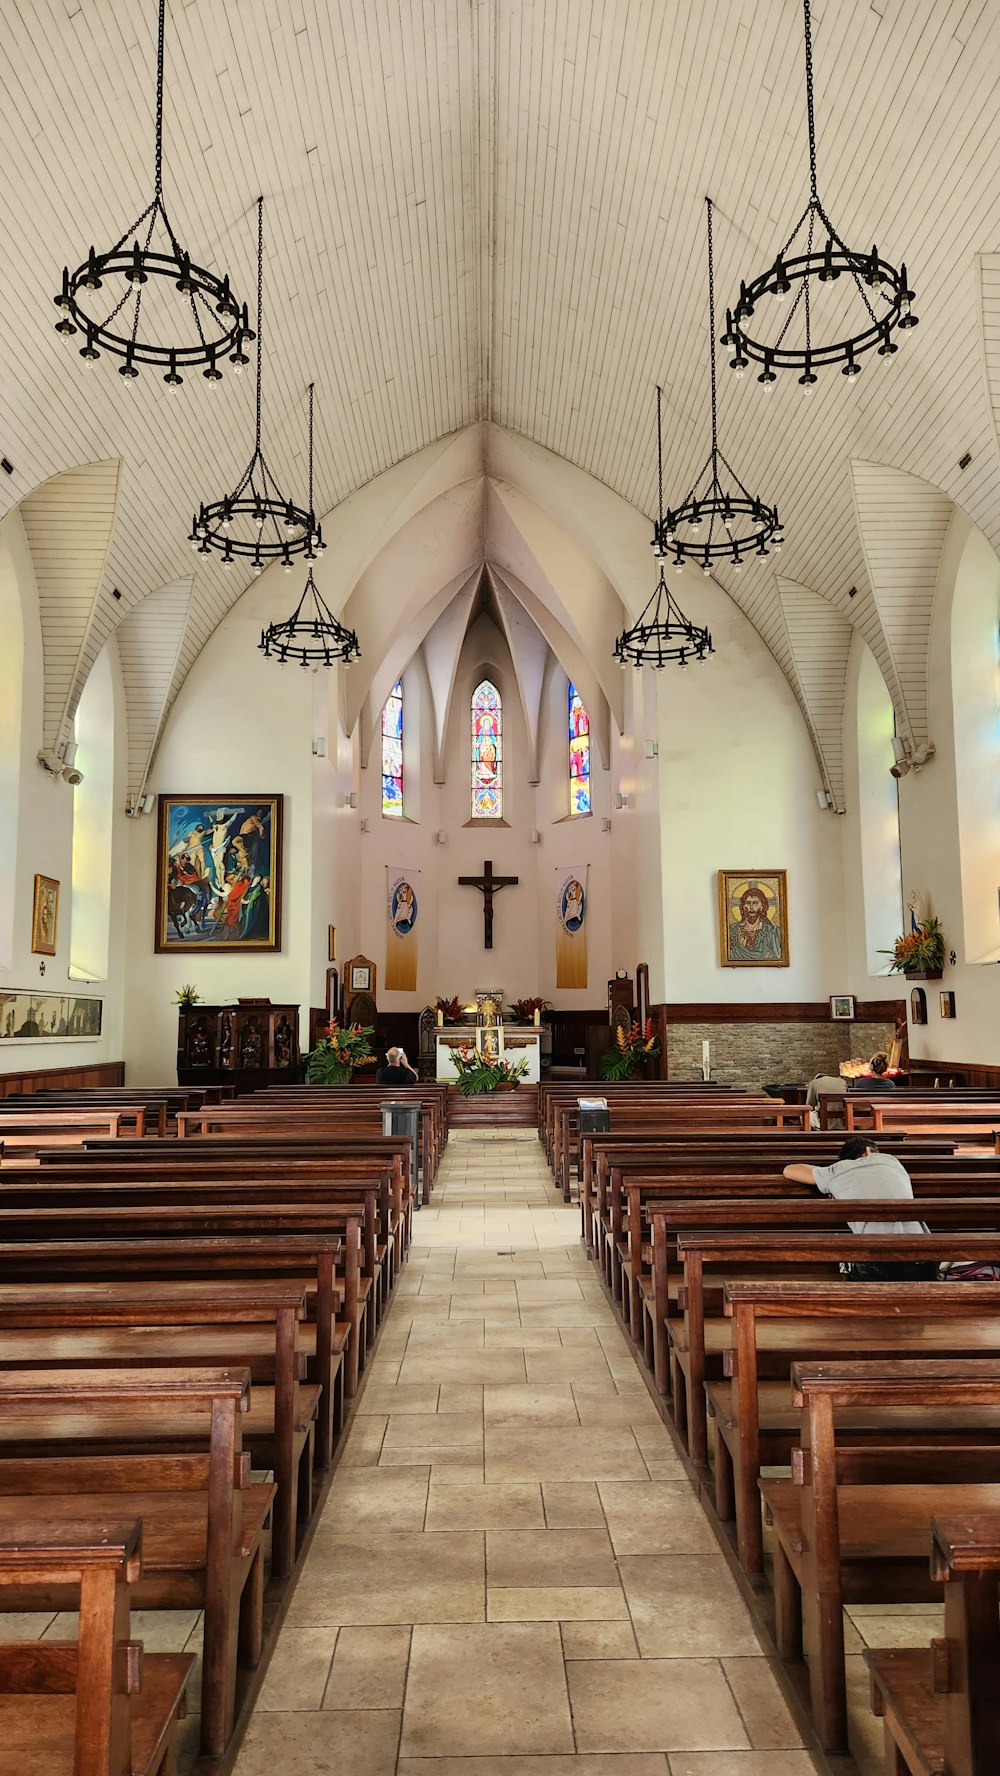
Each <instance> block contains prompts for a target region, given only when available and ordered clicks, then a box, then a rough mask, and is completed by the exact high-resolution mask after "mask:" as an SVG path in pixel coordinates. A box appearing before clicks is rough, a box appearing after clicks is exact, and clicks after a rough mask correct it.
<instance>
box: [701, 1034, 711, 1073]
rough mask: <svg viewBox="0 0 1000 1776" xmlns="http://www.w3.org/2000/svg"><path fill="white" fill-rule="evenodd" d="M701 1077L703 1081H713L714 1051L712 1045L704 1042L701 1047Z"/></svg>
mask: <svg viewBox="0 0 1000 1776" xmlns="http://www.w3.org/2000/svg"><path fill="white" fill-rule="evenodd" d="M701 1076H702V1078H703V1079H711V1077H712V1050H711V1044H710V1043H708V1042H703V1043H702V1045H701Z"/></svg>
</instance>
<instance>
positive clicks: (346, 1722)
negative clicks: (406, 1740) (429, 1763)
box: [233, 1708, 399, 1776]
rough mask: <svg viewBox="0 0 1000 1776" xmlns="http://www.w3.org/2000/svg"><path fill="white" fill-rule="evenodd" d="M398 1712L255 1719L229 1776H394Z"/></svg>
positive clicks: (258, 1716) (357, 1711)
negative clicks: (277, 1773)
mask: <svg viewBox="0 0 1000 1776" xmlns="http://www.w3.org/2000/svg"><path fill="white" fill-rule="evenodd" d="M398 1745H399V1711H398V1709H389V1708H386V1709H360V1708H359V1709H353V1710H346V1709H345V1710H339V1711H334V1710H328V1711H327V1710H324V1711H323V1712H318V1713H315V1714H277V1713H273V1714H255V1715H254V1716H253V1719H252V1720H251V1722H250V1725H249V1727H248V1728H247V1736H246V1738H245V1740H244V1741H243V1745H242V1748H241V1750H240V1753H239V1756H238V1757H237V1759H236V1763H235V1764H234V1766H233V1776H276V1772H279V1771H280V1773H281V1776H347V1772H348V1771H349V1772H350V1776H395V1770H396V1752H397V1748H398Z"/></svg>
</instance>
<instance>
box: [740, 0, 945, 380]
mask: <svg viewBox="0 0 1000 1776" xmlns="http://www.w3.org/2000/svg"><path fill="white" fill-rule="evenodd" d="M803 13H804V18H805V44H806V110H807V115H808V121H809V202H808V204H807V205H806V208H805V210H804V211H803V213H802V215H801V216H800V218H799V220H798V222H796V224H795V227H794V228H793V229H792V232H791V234H790V235H789V237H788V239H787V241H786V242H785V244H784V246H783V247H782V249H781V251H780V252H779V254H778V256H777V258H776V259H775V261H774V264H773V265H772V266H770V267H769V268H768V270H767V271H765V272H762V273H761V274H760V276H759V277H755V278H751V279H750V281H749V282H741V284H740V295H739V301H738V302H737V303H736V306H735V308H733V309H731V310H729V311H728V313H727V316H726V331H725V332H724V333H723V335H722V344H723V345H727V346H731V347H732V348H733V356H732V358H731V359H730V361H729V367H730V369H731V370H733V371H735V373H736V375H737V376H742V375H743V372H744V371H745V370H746V368H747V366H748V364H749V362H750V360H751V359H752V360H753V362H754V363H756V364H760V365H761V366H762V369H761V371H760V374H759V375H758V377H757V381H758V382H759V383H760V385H761V387H762V388H763V389H764V390H765V392H768V393H769V392H770V390H771V389H772V388H773V386H774V384H775V382H776V380H777V372H778V371H779V370H798V371H799V372H800V374H799V377H798V381H799V383H800V385H801V386H802V387H803V388H811V387H812V385H813V383H814V382H815V381H816V380H817V378H816V370H817V367H820V366H823V365H826V364H840V365H841V375H842V376H846V377H847V378H848V380H849V382H854V381H855V380H856V378H857V377H858V376H859V375H860V374H861V365H860V363H859V362H858V360H859V358H861V357H863V356H864V354H865V353H866V352H869V351H872V350H873V349H877V351H878V354H879V356H880V357H883V358H887V357H892V356H893V355H894V353H895V352H897V351H898V350H899V347H898V345H897V344H896V341H895V340H894V339H893V333H894V332H895V331H896V329H897V328H900V329H906V328H909V327H915V326H916V325H917V317H916V315H915V314H914V313H913V310H912V307H911V304H912V303H913V301H914V300H915V297H914V292H913V291H912V290H911V289H910V286H909V281H908V278H907V274H906V266H905V265H901V266H900V267H899V269H898V270H897V269H896V267H895V266H894V265H891V264H890V263H889V261H888V260H887V259H884V258H883V257H882V255H881V254H880V252H879V250H878V247H877V246H873V247H872V250H871V252H870V253H868V252H865V251H863V250H861V251H855V250H854V249H853V248H852V247H848V246H846V245H845V244H844V242H843V241H842V240H841V238H840V235H839V234H838V233H837V230H836V229H835V228H834V226H833V223H832V222H831V221H830V218H829V216H828V215H827V213H826V210H825V209H824V208H823V204H822V201H821V199H820V196H819V190H818V186H817V175H816V111H815V95H814V90H813V53H812V12H811V8H810V0H803ZM803 229H805V231H806V233H805V241H804V243H803V242H799V246H798V248H797V249H795V243H796V241H798V237H799V236H800V234H801V233H802V230H803ZM792 249H795V250H794V251H793V250H792ZM842 276H846V277H847V278H849V279H850V280H851V282H852V283H853V286H854V292H855V293H856V296H857V298H859V299H860V304H861V306H860V307H859V306H858V303H857V302H856V301H855V300H854V295H853V294H852V297H851V306H852V307H853V308H854V310H855V314H856V320H854V321H853V322H852V321H850V320H847V319H846V313H847V304H846V303H845V304H842V305H841V310H840V311H839V312H840V313H841V316H842V321H843V325H844V326H847V327H853V328H854V330H853V331H851V332H849V333H845V335H844V337H842V338H838V339H832V340H826V341H821V342H819V343H817V341H816V340H815V339H814V337H813V313H812V307H813V303H814V301H815V300H816V299H817V296H818V292H817V291H815V290H814V288H813V284H814V281H815V283H818V284H821V285H823V286H824V287H825V286H826V285H828V284H833V283H836V282H837V280H838V279H839V278H840V277H842ZM793 290H794V292H795V294H794V297H793V299H792V301H791V302H790V303H789V305H788V309H787V312H786V313H785V318H784V320H783V322H782V325H781V327H780V329H779V331H778V333H777V335H776V337H775V338H774V339H773V341H772V342H771V343H770V344H768V343H767V342H766V341H765V340H764V338H763V337H761V338H757V337H755V336H754V335H753V334H751V333H750V332H749V331H748V329H747V322H748V321H751V320H752V319H753V317H754V312H755V309H756V306H757V304H758V303H759V302H761V301H762V300H763V298H764V297H771V298H773V299H774V300H775V301H776V302H777V303H779V304H783V303H784V302H785V299H786V297H787V296H789V295H790V294H791V292H792V291H793ZM796 317H798V320H797V321H796ZM793 322H795V323H796V324H795V326H794V328H793Z"/></svg>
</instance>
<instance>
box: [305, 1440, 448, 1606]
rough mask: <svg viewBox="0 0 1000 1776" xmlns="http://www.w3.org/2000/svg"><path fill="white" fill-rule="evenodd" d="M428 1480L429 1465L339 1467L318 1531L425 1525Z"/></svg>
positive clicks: (324, 1533) (403, 1528)
mask: <svg viewBox="0 0 1000 1776" xmlns="http://www.w3.org/2000/svg"><path fill="white" fill-rule="evenodd" d="M351 1434H352V1435H353V1431H352V1433H351ZM427 1484H428V1475H427V1471H426V1469H425V1470H423V1471H422V1472H413V1473H389V1472H387V1471H386V1470H385V1469H384V1468H373V1469H372V1470H371V1472H363V1473H357V1474H355V1473H348V1474H345V1473H343V1472H342V1470H341V1469H339V1468H338V1470H337V1473H336V1474H335V1476H334V1480H333V1485H332V1486H331V1488H330V1491H329V1493H328V1495H327V1501H326V1505H325V1507H324V1509H323V1515H322V1517H321V1518H320V1521H319V1524H318V1525H317V1530H316V1534H317V1536H318V1537H321V1538H322V1537H325V1535H326V1534H327V1533H328V1532H336V1531H338V1530H339V1529H340V1528H342V1527H343V1526H344V1525H346V1524H350V1526H351V1528H352V1529H365V1528H366V1527H368V1525H370V1524H372V1525H384V1524H387V1523H391V1524H392V1526H393V1529H394V1530H408V1529H409V1530H417V1529H422V1528H423V1525H424V1511H425V1509H426V1506H427ZM306 1570H307V1571H308V1565H307V1568H306ZM304 1576H305V1575H304V1574H303V1577H304Z"/></svg>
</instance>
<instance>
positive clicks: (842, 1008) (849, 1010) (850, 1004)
mask: <svg viewBox="0 0 1000 1776" xmlns="http://www.w3.org/2000/svg"><path fill="white" fill-rule="evenodd" d="M830 1016H831V1017H832V1018H834V1019H835V1020H836V1021H837V1022H838V1023H845V1022H848V1021H850V1020H851V1019H852V1018H853V1017H854V994H853V993H834V994H832V995H831V998H830Z"/></svg>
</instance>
